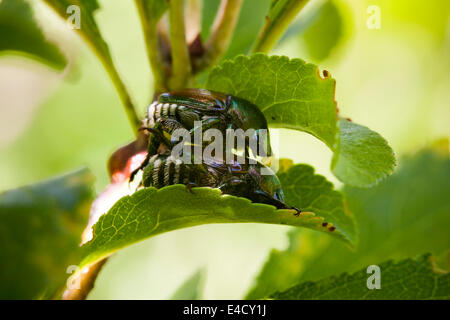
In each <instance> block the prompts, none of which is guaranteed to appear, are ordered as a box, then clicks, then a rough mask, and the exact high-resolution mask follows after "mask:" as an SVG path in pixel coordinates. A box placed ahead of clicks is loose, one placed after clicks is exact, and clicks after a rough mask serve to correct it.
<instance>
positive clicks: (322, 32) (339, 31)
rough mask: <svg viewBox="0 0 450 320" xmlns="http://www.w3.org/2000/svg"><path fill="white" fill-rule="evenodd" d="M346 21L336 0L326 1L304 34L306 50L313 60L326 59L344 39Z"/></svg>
mask: <svg viewBox="0 0 450 320" xmlns="http://www.w3.org/2000/svg"><path fill="white" fill-rule="evenodd" d="M343 28H344V21H343V18H342V16H341V12H340V11H339V7H338V5H337V4H336V1H335V0H334V1H332V0H330V1H326V2H325V3H324V4H323V5H322V7H321V8H320V11H319V13H318V16H317V17H316V19H315V21H314V22H313V23H312V24H311V26H309V28H308V29H307V30H306V31H305V33H304V34H303V35H302V38H303V39H304V43H305V45H306V50H307V51H308V54H309V56H310V58H311V59H312V60H313V61H322V60H325V59H326V58H327V57H328V56H329V55H330V53H331V52H332V50H333V49H334V48H335V47H337V45H338V44H339V42H340V41H341V40H343V33H344V30H343Z"/></svg>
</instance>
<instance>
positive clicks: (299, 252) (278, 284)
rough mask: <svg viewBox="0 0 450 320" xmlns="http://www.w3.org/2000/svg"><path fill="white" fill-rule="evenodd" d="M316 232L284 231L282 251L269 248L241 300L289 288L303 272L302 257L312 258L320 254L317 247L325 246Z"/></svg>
mask: <svg viewBox="0 0 450 320" xmlns="http://www.w3.org/2000/svg"><path fill="white" fill-rule="evenodd" d="M317 235H318V233H317V232H314V233H311V234H308V235H307V236H305V235H304V233H303V232H298V231H297V230H292V231H290V232H288V237H289V246H288V247H287V248H286V250H282V251H280V250H277V249H273V250H272V251H271V252H270V255H269V258H268V259H267V261H266V262H265V264H264V266H263V268H262V269H261V271H260V273H259V275H258V277H257V278H256V281H255V283H254V284H253V286H252V288H251V289H250V290H249V292H248V293H247V294H246V296H245V299H249V300H256V299H262V298H265V297H267V296H269V295H270V294H272V293H274V292H276V291H283V290H287V289H288V288H290V287H292V285H293V284H295V283H296V282H297V279H298V277H299V275H300V274H302V273H303V272H304V271H305V270H304V268H305V260H311V259H314V258H315V257H316V256H317V255H320V254H321V253H322V251H321V250H319V249H321V246H322V245H323V244H325V245H328V241H323V239H322V238H321V237H319V236H317ZM325 240H327V239H325ZM311 248H315V249H316V250H314V249H311Z"/></svg>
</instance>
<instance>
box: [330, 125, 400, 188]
mask: <svg viewBox="0 0 450 320" xmlns="http://www.w3.org/2000/svg"><path fill="white" fill-rule="evenodd" d="M339 128H340V137H339V142H338V148H336V150H335V152H334V156H333V160H332V163H331V168H332V170H333V173H334V174H335V175H336V177H337V178H338V179H340V180H341V181H344V182H345V183H346V184H348V185H352V186H357V187H358V186H359V187H367V186H372V185H374V184H376V183H377V182H378V181H380V180H382V179H383V178H385V177H387V176H388V175H390V174H391V173H392V172H393V171H394V167H395V156H394V152H393V151H392V149H391V147H390V146H389V145H388V143H387V142H386V140H384V138H383V137H382V136H380V135H379V134H378V133H376V132H374V131H371V130H370V129H368V128H367V127H364V126H361V125H359V124H356V123H353V122H351V121H348V120H345V119H340V120H339Z"/></svg>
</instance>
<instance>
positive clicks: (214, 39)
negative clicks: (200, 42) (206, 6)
mask: <svg viewBox="0 0 450 320" xmlns="http://www.w3.org/2000/svg"><path fill="white" fill-rule="evenodd" d="M241 7H242V0H222V1H221V3H220V8H219V11H218V12H217V15H216V18H215V20H214V24H213V26H212V30H211V35H210V37H209V39H208V42H207V43H206V53H205V55H204V56H203V57H202V58H201V59H200V60H199V61H198V62H197V63H196V72H199V71H202V70H204V69H207V68H208V67H210V66H212V65H214V64H215V63H217V62H218V61H219V60H220V58H221V57H222V56H223V54H224V53H225V50H226V49H227V48H228V45H229V44H230V41H231V38H232V36H233V32H234V28H235V27H236V24H237V21H238V18H239V13H240V11H241Z"/></svg>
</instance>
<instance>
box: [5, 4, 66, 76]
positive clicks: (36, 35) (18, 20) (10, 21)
mask: <svg viewBox="0 0 450 320" xmlns="http://www.w3.org/2000/svg"><path fill="white" fill-rule="evenodd" d="M0 39H1V41H0V54H8V53H16V54H17V53H19V54H23V55H25V56H26V57H30V58H33V59H37V60H38V61H40V62H43V63H45V64H47V65H49V66H51V67H53V68H56V69H63V68H64V67H65V66H66V64H67V62H66V59H65V57H64V56H63V55H62V54H61V52H60V51H59V49H58V48H57V47H56V46H55V45H54V44H52V43H50V42H49V41H47V39H45V36H44V34H43V33H42V31H41V29H40V28H39V26H38V24H37V23H36V21H35V20H34V17H33V11H32V9H31V7H30V5H29V4H28V3H27V2H26V1H24V0H3V1H1V2H0Z"/></svg>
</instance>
